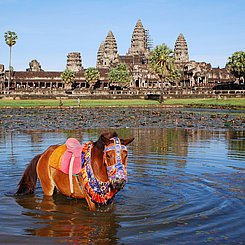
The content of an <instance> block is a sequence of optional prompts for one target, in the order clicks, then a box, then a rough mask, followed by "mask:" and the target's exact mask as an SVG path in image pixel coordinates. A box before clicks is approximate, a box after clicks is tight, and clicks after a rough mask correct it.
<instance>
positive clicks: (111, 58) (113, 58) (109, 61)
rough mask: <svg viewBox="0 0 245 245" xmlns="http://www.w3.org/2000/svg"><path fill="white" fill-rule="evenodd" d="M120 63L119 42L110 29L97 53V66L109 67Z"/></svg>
mask: <svg viewBox="0 0 245 245" xmlns="http://www.w3.org/2000/svg"><path fill="white" fill-rule="evenodd" d="M117 63H118V51H117V42H116V39H115V37H114V35H113V33H112V31H109V32H108V34H107V37H106V39H105V41H104V42H102V43H101V45H100V48H99V50H98V54H97V68H109V67H111V66H114V65H115V64H117Z"/></svg>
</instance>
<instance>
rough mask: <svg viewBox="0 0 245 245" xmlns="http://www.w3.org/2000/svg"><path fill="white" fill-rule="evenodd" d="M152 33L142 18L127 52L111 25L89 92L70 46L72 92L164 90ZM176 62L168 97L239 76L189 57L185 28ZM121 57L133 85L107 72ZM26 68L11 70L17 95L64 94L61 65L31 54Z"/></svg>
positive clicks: (2, 74) (1, 73) (3, 83)
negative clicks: (152, 64)
mask: <svg viewBox="0 0 245 245" xmlns="http://www.w3.org/2000/svg"><path fill="white" fill-rule="evenodd" d="M151 49H152V48H151V39H150V36H149V32H148V30H146V29H145V28H144V26H143V24H142V21H141V20H138V21H137V23H136V25H135V27H134V30H133V33H132V36H131V44H130V47H129V48H128V51H127V53H126V54H119V53H118V45H117V40H116V38H115V36H114V34H113V32H112V31H109V32H108V34H107V36H106V38H105V40H102V41H101V44H100V46H99V47H98V53H97V61H96V68H97V69H98V71H99V73H100V79H99V80H98V81H97V83H96V85H95V87H94V91H93V92H92V94H91V91H90V90H89V84H88V82H87V81H86V79H85V78H84V71H85V70H86V69H85V68H84V67H83V65H82V59H81V54H80V53H79V52H71V53H69V54H68V55H67V64H66V67H65V68H64V69H69V70H72V71H74V72H75V81H74V84H73V85H72V90H71V91H69V96H93V97H94V96H100V97H103V96H105V98H109V96H116V95H117V96H121V97H129V98H130V97H131V98H132V97H137V98H143V97H145V96H147V95H149V94H159V93H160V88H161V86H160V81H159V79H158V77H157V76H156V75H154V74H153V73H152V72H151V71H150V70H149V66H148V59H149V55H150V52H151ZM173 50H174V57H175V63H176V67H177V68H178V70H179V72H180V74H181V77H180V78H179V79H178V80H176V81H174V82H168V83H167V82H165V83H164V96H165V97H190V96H193V95H194V96H201V97H203V96H213V94H214V92H213V89H212V88H213V87H214V86H215V85H217V84H220V83H230V82H231V81H234V80H235V78H234V77H233V76H232V75H231V74H230V73H229V72H228V70H227V69H226V68H219V67H218V68H213V67H212V66H211V64H209V63H206V62H204V61H202V62H197V61H193V60H190V58H189V51H188V44H187V41H186V39H185V37H184V35H183V34H182V33H180V34H179V36H178V37H177V39H176V41H175V45H174V47H173ZM119 63H126V64H127V65H128V68H129V70H130V73H131V75H132V81H131V83H130V87H129V88H120V87H115V86H110V82H109V79H108V72H109V70H110V69H111V68H113V67H115V66H116V65H117V64H119ZM29 66H30V67H29V68H28V69H26V71H14V72H13V73H12V74H11V78H12V79H11V87H10V92H11V94H13V95H16V96H17V95H18V96H19V95H22V96H24V95H26V96H30V95H34V96H38V95H42V96H50V97H52V96H62V95H66V94H67V91H65V90H64V82H63V81H62V80H61V78H60V75H61V73H62V72H63V71H43V70H42V68H41V64H40V63H39V62H38V61H37V60H32V61H31V62H30V64H29ZM8 73H9V72H8V70H4V66H3V65H0V91H1V93H2V94H4V91H5V90H6V88H7V84H8Z"/></svg>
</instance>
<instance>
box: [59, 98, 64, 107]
mask: <svg viewBox="0 0 245 245" xmlns="http://www.w3.org/2000/svg"><path fill="white" fill-rule="evenodd" d="M59 106H60V107H61V106H63V102H62V100H61V99H60V103H59Z"/></svg>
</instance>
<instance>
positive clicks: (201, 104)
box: [0, 98, 245, 109]
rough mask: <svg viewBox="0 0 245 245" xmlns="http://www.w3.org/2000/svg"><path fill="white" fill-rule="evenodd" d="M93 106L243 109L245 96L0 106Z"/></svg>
mask: <svg viewBox="0 0 245 245" xmlns="http://www.w3.org/2000/svg"><path fill="white" fill-rule="evenodd" d="M60 107H62V108H73V107H80V108H91V107H92V108H93V107H194V108H221V109H222V108H224V109H228V108H232V109H245V98H229V99H214V98H208V99H166V100H164V102H163V104H159V102H158V101H156V100H144V99H115V100H112V99H110V100H102V99H80V100H77V99H62V98H61V100H59V99H35V100H19V99H18V100H14V99H1V100H0V108H60Z"/></svg>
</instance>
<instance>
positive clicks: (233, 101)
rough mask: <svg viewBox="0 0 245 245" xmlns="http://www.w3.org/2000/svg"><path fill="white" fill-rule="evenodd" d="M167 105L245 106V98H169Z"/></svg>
mask: <svg viewBox="0 0 245 245" xmlns="http://www.w3.org/2000/svg"><path fill="white" fill-rule="evenodd" d="M164 104H167V105H184V106H185V105H188V106H193V107H198V106H200V107H239V108H241V107H243V108H245V98H229V99H212V98H211V99H167V100H165V102H164Z"/></svg>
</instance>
